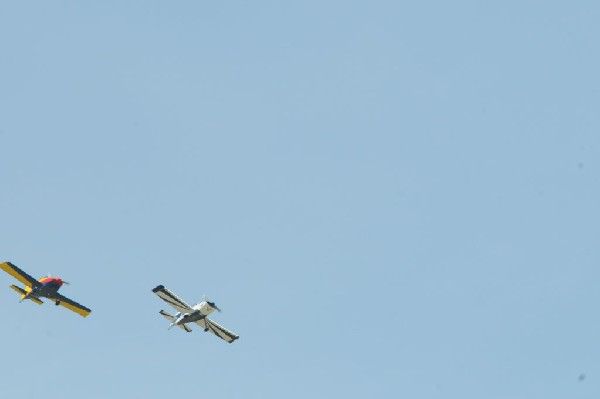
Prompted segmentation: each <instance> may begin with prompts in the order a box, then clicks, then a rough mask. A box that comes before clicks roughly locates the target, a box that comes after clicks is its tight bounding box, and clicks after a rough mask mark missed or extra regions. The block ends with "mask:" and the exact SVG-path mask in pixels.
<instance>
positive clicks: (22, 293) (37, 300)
mask: <svg viewBox="0 0 600 399" xmlns="http://www.w3.org/2000/svg"><path fill="white" fill-rule="evenodd" d="M10 288H12V289H13V290H15V291H17V292H18V293H19V294H21V299H23V298H24V297H25V295H27V291H25V290H24V289H23V288H20V287H17V286H16V285H14V284H13V285H11V286H10ZM27 299H31V300H32V301H33V302H35V303H37V304H38V305H41V304H43V303H44V302H42V301H40V300H39V299H37V298H27Z"/></svg>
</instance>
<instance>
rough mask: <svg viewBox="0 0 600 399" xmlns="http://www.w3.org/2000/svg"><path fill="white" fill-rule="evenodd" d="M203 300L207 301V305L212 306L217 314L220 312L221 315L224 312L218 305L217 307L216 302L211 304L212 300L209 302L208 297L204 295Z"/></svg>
mask: <svg viewBox="0 0 600 399" xmlns="http://www.w3.org/2000/svg"><path fill="white" fill-rule="evenodd" d="M202 300H203V301H206V303H208V306H210V307H211V308H213V309H215V310H216V311H217V312H219V313H221V312H222V310H221V309H220V308H219V307H218V306H217V305H216V304H215V303H214V302H211V301H210V300H209V299H208V298H207V297H206V295H202Z"/></svg>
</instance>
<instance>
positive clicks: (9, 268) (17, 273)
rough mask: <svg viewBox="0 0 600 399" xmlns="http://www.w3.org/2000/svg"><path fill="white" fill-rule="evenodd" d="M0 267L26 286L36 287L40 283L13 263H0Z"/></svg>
mask: <svg viewBox="0 0 600 399" xmlns="http://www.w3.org/2000/svg"><path fill="white" fill-rule="evenodd" d="M0 269H2V270H4V271H5V272H6V273H8V274H10V275H11V276H13V277H14V278H16V279H17V280H19V281H20V282H22V283H23V284H25V285H26V286H28V287H30V288H31V287H38V286H40V285H42V284H41V283H40V282H39V281H37V280H36V279H34V278H33V277H31V276H30V275H29V274H27V273H25V272H24V271H23V270H21V269H19V268H18V267H16V266H15V265H13V264H12V263H10V262H4V263H0Z"/></svg>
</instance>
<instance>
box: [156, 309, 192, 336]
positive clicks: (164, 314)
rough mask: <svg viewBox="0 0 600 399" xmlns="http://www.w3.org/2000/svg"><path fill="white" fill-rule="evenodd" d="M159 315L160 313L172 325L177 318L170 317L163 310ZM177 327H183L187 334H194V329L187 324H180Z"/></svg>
mask: <svg viewBox="0 0 600 399" xmlns="http://www.w3.org/2000/svg"><path fill="white" fill-rule="evenodd" d="M158 313H160V314H161V316H162V317H164V318H165V319H167V320H169V321H170V322H171V323H173V322H174V321H175V316H172V315H170V314H169V313H167V312H165V311H164V310H161V311H160V312H158ZM177 327H181V328H183V329H184V330H185V331H187V332H192V329H191V328H189V327H188V326H186V325H185V324H178V325H177Z"/></svg>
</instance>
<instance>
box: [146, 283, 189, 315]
mask: <svg viewBox="0 0 600 399" xmlns="http://www.w3.org/2000/svg"><path fill="white" fill-rule="evenodd" d="M152 292H154V293H155V294H156V295H158V297H159V298H160V299H162V300H163V301H165V302H166V303H168V304H169V305H171V306H172V307H173V308H174V309H175V310H176V311H178V312H181V313H189V312H190V311H191V310H193V309H192V307H191V306H190V305H188V304H187V303H185V301H184V300H183V299H181V298H179V297H178V296H177V295H175V294H173V293H172V292H171V291H169V290H168V289H166V288H165V287H164V286H163V285H159V286H157V287H156V288H154V289H153V290H152Z"/></svg>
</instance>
